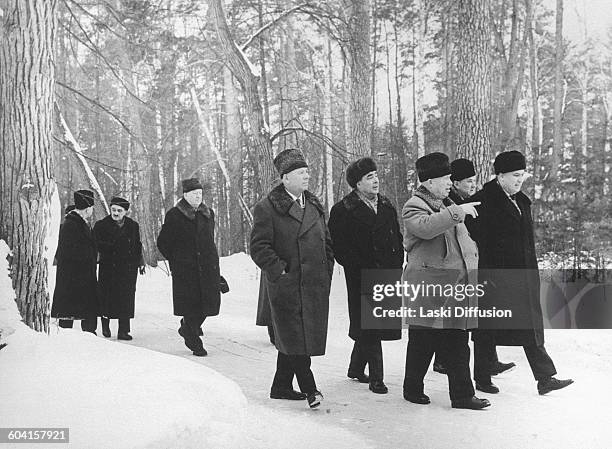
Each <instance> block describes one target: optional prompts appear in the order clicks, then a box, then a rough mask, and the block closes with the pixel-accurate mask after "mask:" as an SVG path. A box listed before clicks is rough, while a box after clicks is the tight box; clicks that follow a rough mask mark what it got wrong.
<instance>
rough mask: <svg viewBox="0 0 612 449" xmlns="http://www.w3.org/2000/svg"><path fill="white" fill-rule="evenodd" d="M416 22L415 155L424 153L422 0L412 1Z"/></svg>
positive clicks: (423, 16)
mask: <svg viewBox="0 0 612 449" xmlns="http://www.w3.org/2000/svg"><path fill="white" fill-rule="evenodd" d="M414 8H415V9H416V11H415V17H416V19H417V23H416V24H415V26H414V27H413V36H414V42H413V48H414V50H413V51H414V65H413V68H412V82H413V95H412V96H413V102H414V112H413V114H414V131H413V141H414V145H415V147H416V148H415V149H416V157H417V158H419V157H421V156H424V155H425V131H424V129H425V126H424V119H423V96H424V90H425V83H424V78H425V21H426V20H427V16H426V11H425V3H424V2H423V0H415V2H414Z"/></svg>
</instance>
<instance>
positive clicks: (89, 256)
mask: <svg viewBox="0 0 612 449" xmlns="http://www.w3.org/2000/svg"><path fill="white" fill-rule="evenodd" d="M93 206H94V194H93V192H92V191H91V190H77V191H76V192H74V209H72V210H71V211H70V212H68V213H67V214H66V217H65V220H64V223H63V224H62V226H61V227H60V233H59V241H58V244H57V252H56V255H55V257H56V259H57V273H56V282H55V291H54V292H53V305H52V307H51V316H52V317H53V318H59V326H60V327H63V328H71V327H72V324H73V320H81V329H82V330H84V331H86V332H91V333H93V334H95V333H96V327H97V321H98V298H97V294H96V289H97V285H96V284H97V281H96V258H97V250H96V244H95V241H94V237H93V234H92V231H91V228H90V226H89V220H90V218H91V216H92V214H93Z"/></svg>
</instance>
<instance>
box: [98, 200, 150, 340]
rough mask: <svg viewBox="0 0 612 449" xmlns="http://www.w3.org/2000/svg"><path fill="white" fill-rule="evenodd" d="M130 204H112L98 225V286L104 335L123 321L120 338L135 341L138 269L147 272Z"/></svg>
mask: <svg viewBox="0 0 612 449" xmlns="http://www.w3.org/2000/svg"><path fill="white" fill-rule="evenodd" d="M129 208H130V203H129V202H128V201H127V200H125V199H123V198H120V197H117V196H116V197H113V198H112V199H111V201H110V212H111V213H110V215H108V216H106V217H104V218H103V219H102V220H99V221H97V222H96V224H95V225H94V229H93V230H94V236H95V239H96V245H97V247H98V253H99V266H100V268H99V272H98V286H99V288H100V290H99V292H100V315H101V317H102V319H101V321H102V335H104V336H105V337H107V338H108V337H110V336H111V332H110V320H111V319H117V320H119V329H118V332H117V339H119V340H131V339H132V336H131V335H130V319H131V318H134V297H135V295H136V277H137V275H138V269H139V267H140V272H141V273H144V261H143V258H142V243H141V242H140V229H139V226H138V223H136V222H135V221H134V220H132V219H131V218H130V217H127V216H126V214H127V211H128V210H129Z"/></svg>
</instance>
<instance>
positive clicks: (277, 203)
mask: <svg viewBox="0 0 612 449" xmlns="http://www.w3.org/2000/svg"><path fill="white" fill-rule="evenodd" d="M268 200H269V201H270V203H272V206H273V207H274V209H276V211H277V212H278V213H279V214H281V215H289V212H290V211H291V209H292V206H293V205H296V203H295V201H294V200H293V198H291V196H290V195H289V194H288V193H287V190H286V189H285V186H284V185H283V184H279V185H277V186H276V187H274V188H273V189H272V191H271V192H270V193H269V194H268ZM304 201H306V204H308V203H310V204H312V205H313V206H314V207H315V208H316V209H317V210H318V211H319V213H320V214H321V215H324V214H325V209H324V208H323V205H322V204H321V202H320V201H319V199H318V198H317V197H316V196H315V195H313V194H312V193H310V192H309V191H308V190H305V191H304ZM296 206H297V205H296ZM298 207H299V206H298Z"/></svg>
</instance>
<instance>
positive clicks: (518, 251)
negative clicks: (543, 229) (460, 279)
mask: <svg viewBox="0 0 612 449" xmlns="http://www.w3.org/2000/svg"><path fill="white" fill-rule="evenodd" d="M493 166H494V168H495V174H496V175H497V178H496V179H494V180H492V181H489V182H487V183H486V184H485V185H484V186H483V188H482V190H481V191H479V192H477V193H476V194H475V195H474V196H473V197H472V198H471V199H470V201H473V202H475V201H476V202H480V203H481V205H480V206H479V207H478V208H477V210H478V217H477V218H476V219H474V220H472V221H469V220H468V222H467V225H468V229H469V231H470V234H471V236H472V238H473V239H474V240H476V242H477V244H478V250H479V253H480V260H479V264H478V277H479V282H480V283H481V284H483V285H487V288H486V290H485V293H486V294H485V296H484V297H483V299H482V301H481V304H482V305H483V306H485V305H486V306H487V307H490V308H492V307H495V308H497V309H498V310H508V309H509V310H511V311H512V318H511V319H509V320H504V321H501V322H500V321H499V319H497V320H496V319H495V318H490V319H486V318H481V319H479V323H478V327H479V329H478V330H477V331H475V332H474V333H473V339H474V341H475V342H479V343H480V344H478V345H475V352H474V379H475V380H476V382H477V386H481V387H484V388H489V389H492V390H493V391H492V392H497V391H499V389H498V388H497V387H496V386H495V385H493V384H492V383H491V375H490V371H489V364H488V363H487V361H488V360H490V359H491V354H490V353H483V352H486V351H483V350H482V348H489V349H488V352H490V351H491V350H494V349H495V345H501V346H523V349H524V350H525V355H526V356H527V360H528V362H529V365H530V367H531V371H532V373H533V375H534V377H535V379H536V380H537V381H538V391H539V393H540V394H545V393H548V392H550V391H552V390H557V389H559V388H563V387H566V386H567V385H569V384H571V383H572V380H571V379H568V380H558V379H555V378H554V377H553V375H555V374H556V372H557V371H556V369H555V365H554V363H553V361H552V359H551V358H550V356H549V355H548V354H547V352H546V349H545V348H544V324H543V320H542V309H541V306H540V276H539V272H538V263H537V258H536V252H535V242H534V235H533V220H532V218H531V200H530V199H529V198H528V197H527V195H525V194H524V193H523V192H521V186H522V184H523V180H524V178H525V167H526V163H525V157H524V156H523V155H522V154H521V153H520V152H519V151H507V152H504V153H500V154H499V155H498V156H497V157H496V158H495V162H494V164H493ZM481 308H482V307H481ZM479 348H480V349H479ZM479 384H480V385H479ZM491 387H493V388H491ZM480 389H481V390H483V391H486V390H484V389H483V388H480ZM495 390H497V391H495Z"/></svg>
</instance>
